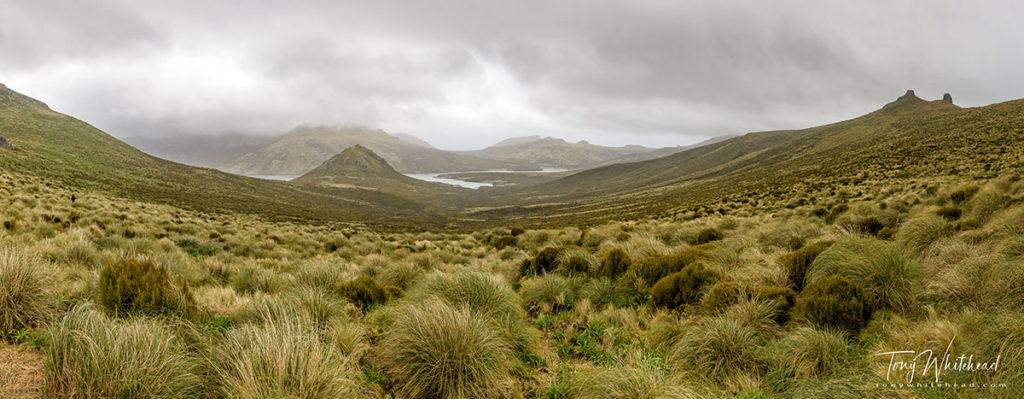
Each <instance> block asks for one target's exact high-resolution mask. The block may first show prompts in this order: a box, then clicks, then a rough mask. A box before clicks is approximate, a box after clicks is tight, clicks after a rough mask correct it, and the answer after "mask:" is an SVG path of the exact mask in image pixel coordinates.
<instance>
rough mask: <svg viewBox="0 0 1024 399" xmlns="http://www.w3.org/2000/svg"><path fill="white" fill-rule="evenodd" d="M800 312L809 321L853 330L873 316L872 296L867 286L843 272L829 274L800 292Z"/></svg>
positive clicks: (854, 332)
mask: <svg viewBox="0 0 1024 399" xmlns="http://www.w3.org/2000/svg"><path fill="white" fill-rule="evenodd" d="M797 313H798V314H800V315H801V316H803V317H804V318H805V319H807V320H808V321H810V322H812V323H815V324H818V325H821V326H826V327H836V328H841V329H844V330H846V331H849V332H851V333H853V334H856V333H857V332H859V331H860V330H861V329H862V328H864V326H866V325H867V324H868V321H869V320H871V313H872V308H871V300H870V298H868V294H867V292H866V291H864V288H863V287H861V286H860V285H857V284H856V283H854V282H852V281H850V280H848V279H847V278H845V277H842V276H835V275H833V276H828V277H825V278H822V279H820V280H818V281H816V282H815V283H814V284H811V285H810V286H808V287H807V289H806V290H804V292H803V293H801V294H800V297H799V300H798V302H797Z"/></svg>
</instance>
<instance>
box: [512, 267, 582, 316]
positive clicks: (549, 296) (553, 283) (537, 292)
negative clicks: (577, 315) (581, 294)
mask: <svg viewBox="0 0 1024 399" xmlns="http://www.w3.org/2000/svg"><path fill="white" fill-rule="evenodd" d="M519 294H520V295H521V296H522V298H523V306H524V307H525V308H526V310H528V311H530V312H531V313H535V314H536V313H550V312H557V311H560V310H563V309H567V308H570V307H572V305H573V303H575V301H576V293H575V290H573V286H572V283H570V282H569V280H568V279H566V278H565V277H562V276H560V275H557V274H548V275H544V276H536V277H531V278H529V279H527V280H525V281H523V284H522V287H520V288H519Z"/></svg>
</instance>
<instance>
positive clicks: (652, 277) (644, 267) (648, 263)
mask: <svg viewBox="0 0 1024 399" xmlns="http://www.w3.org/2000/svg"><path fill="white" fill-rule="evenodd" d="M709 248H711V245H707V244H705V245H696V246H692V247H689V248H686V249H684V250H682V251H680V252H679V253H678V254H675V255H662V256H649V257H646V258H643V259H640V260H638V261H635V262H633V263H632V264H630V266H629V269H628V270H629V272H630V273H634V274H636V275H637V276H639V277H640V278H642V279H643V280H644V281H645V282H646V283H647V284H648V285H652V284H654V283H656V282H657V281H658V280H661V279H662V278H664V277H665V276H668V275H669V274H672V273H675V272H678V271H680V270H683V268H684V267H686V266H687V265H689V264H691V263H693V262H695V261H698V260H703V259H708V258H710V257H711V255H710V254H708V251H707V250H708V249H709Z"/></svg>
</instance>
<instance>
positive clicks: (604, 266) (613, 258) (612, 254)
mask: <svg viewBox="0 0 1024 399" xmlns="http://www.w3.org/2000/svg"><path fill="white" fill-rule="evenodd" d="M632 263H633V261H632V260H631V259H630V258H629V253H627V252H626V251H624V250H622V248H614V249H612V250H610V251H608V252H606V253H605V254H604V256H602V257H601V266H600V267H599V268H598V270H597V275H598V276H599V277H608V278H616V277H619V276H621V275H622V274H623V273H625V272H626V270H629V265H630V264H632Z"/></svg>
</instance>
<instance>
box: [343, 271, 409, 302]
mask: <svg viewBox="0 0 1024 399" xmlns="http://www.w3.org/2000/svg"><path fill="white" fill-rule="evenodd" d="M334 292H335V293H336V294H338V295H341V296H343V297H345V298H347V299H348V300H350V301H352V303H355V304H356V305H359V307H361V308H363V309H366V308H367V307H369V306H370V305H373V304H378V303H384V302H387V301H388V299H390V298H391V297H394V296H400V295H401V292H402V289H401V288H398V287H395V286H382V285H380V283H378V282H377V280H374V279H373V277H370V276H359V277H356V278H355V279H354V280H351V281H347V282H345V283H342V284H341V285H339V286H338V287H337V288H335V290H334Z"/></svg>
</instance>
